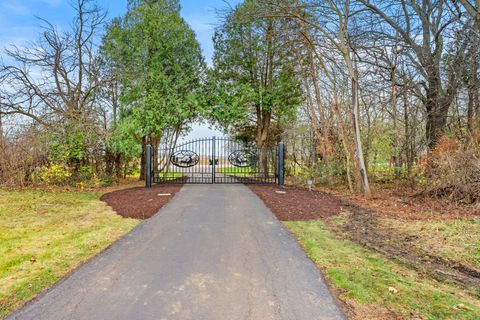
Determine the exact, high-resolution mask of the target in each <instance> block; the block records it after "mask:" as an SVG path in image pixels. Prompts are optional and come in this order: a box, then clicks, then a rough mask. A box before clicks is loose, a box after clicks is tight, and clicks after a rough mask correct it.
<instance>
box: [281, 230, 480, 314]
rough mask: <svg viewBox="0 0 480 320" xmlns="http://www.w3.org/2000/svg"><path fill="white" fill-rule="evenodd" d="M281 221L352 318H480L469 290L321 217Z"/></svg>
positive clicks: (479, 305)
mask: <svg viewBox="0 0 480 320" xmlns="http://www.w3.org/2000/svg"><path fill="white" fill-rule="evenodd" d="M285 225H286V226H287V228H288V229H289V230H290V231H291V232H292V233H293V234H294V235H295V236H296V237H297V239H298V240H299V242H300V243H301V244H302V245H303V247H304V248H305V250H306V252H307V254H308V255H309V256H310V258H311V259H312V260H313V261H314V262H315V263H316V264H317V266H318V267H319V268H320V269H321V270H323V271H324V274H325V275H326V277H327V278H328V280H329V281H330V283H331V284H332V285H333V286H334V287H335V288H336V289H337V290H338V292H339V294H340V297H341V299H342V300H343V301H346V302H347V303H349V304H350V305H352V306H353V307H354V310H355V313H356V316H355V319H362V320H363V319H438V320H444V319H455V320H467V319H468V320H478V319H480V300H479V299H477V298H475V297H474V294H473V293H472V294H470V293H468V292H465V291H463V290H461V289H458V288H456V287H454V286H453V285H448V284H443V283H439V282H436V281H434V280H432V279H430V278H428V277H425V276H422V275H421V274H419V273H417V272H415V271H412V270H411V269H409V268H407V267H404V266H401V265H398V264H396V263H394V262H391V261H389V260H387V259H386V258H385V257H383V256H381V255H380V254H377V253H374V252H371V251H368V250H366V249H364V248H363V247H361V246H359V245H357V244H355V243H353V242H350V241H348V240H343V239H340V238H338V236H336V235H334V234H333V232H331V231H330V230H329V229H328V227H327V225H326V224H325V223H324V222H322V221H308V222H285ZM395 291H396V292H395ZM397 316H398V317H397Z"/></svg>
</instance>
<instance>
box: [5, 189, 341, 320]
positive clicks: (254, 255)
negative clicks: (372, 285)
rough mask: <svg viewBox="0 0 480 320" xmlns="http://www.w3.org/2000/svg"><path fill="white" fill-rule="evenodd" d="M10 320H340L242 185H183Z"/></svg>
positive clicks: (320, 284)
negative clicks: (145, 218) (157, 208)
mask: <svg viewBox="0 0 480 320" xmlns="http://www.w3.org/2000/svg"><path fill="white" fill-rule="evenodd" d="M10 319H42V320H47V319H68V320H73V319H89V320H90V319H112V320H113V319H115V320H121V319H142V320H143V319H145V320H148V319H155V320H160V319H192V320H203V319H219V320H227V319H255V320H256V319H258V320H268V319H291V320H301V319H305V320H315V319H332V320H334V319H345V316H344V315H343V313H342V312H341V310H340V309H339V308H338V306H337V305H336V303H335V300H334V299H333V298H332V296H331V294H330V292H329V290H328V289H327V286H326V285H325V283H324V281H323V280H322V276H321V274H320V273H319V272H318V270H317V269H316V268H315V266H314V264H313V263H312V262H311V261H310V260H309V259H308V258H307V257H306V256H305V254H304V253H303V251H302V250H301V249H300V248H299V246H298V244H297V243H296V242H295V240H294V239H293V238H292V236H291V235H290V234H289V233H288V232H287V231H286V230H285V229H284V228H283V226H282V224H281V223H280V222H278V220H276V218H275V217H274V216H273V215H272V213H271V212H270V211H269V210H268V209H267V208H266V207H265V206H264V205H263V203H262V202H261V200H260V199H258V198H257V197H256V196H255V195H254V194H253V193H252V192H251V191H250V190H249V189H248V188H246V187H245V186H243V185H187V186H185V187H184V188H183V189H182V190H181V191H180V192H179V193H178V194H177V195H176V196H175V198H174V199H173V200H172V201H171V202H170V203H169V204H168V205H167V206H165V207H164V208H163V209H162V210H161V211H160V212H159V213H158V214H157V215H156V216H154V217H153V218H151V219H150V220H148V221H145V222H144V223H142V224H141V225H140V226H138V227H137V228H136V229H134V230H133V231H132V232H131V233H130V234H128V235H127V236H126V237H125V238H124V239H122V240H120V241H119V242H117V243H116V244H114V245H113V246H112V247H111V248H110V249H108V250H106V251H105V252H104V253H102V254H101V255H99V256H98V257H96V258H95V259H93V260H92V261H90V262H89V263H87V264H85V265H84V266H82V267H81V268H79V269H78V270H77V271H75V272H74V273H73V274H72V275H71V276H70V277H69V278H67V279H66V280H65V281H63V282H61V283H60V284H58V285H57V286H55V287H54V288H53V289H52V290H50V291H49V292H47V293H46V294H45V295H43V296H41V298H40V299H39V300H37V301H34V302H32V303H30V304H28V305H27V306H26V307H24V308H23V309H21V310H20V311H19V312H17V313H14V314H13V315H11V318H10Z"/></svg>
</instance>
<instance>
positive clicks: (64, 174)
mask: <svg viewBox="0 0 480 320" xmlns="http://www.w3.org/2000/svg"><path fill="white" fill-rule="evenodd" d="M71 176H72V174H71V172H70V171H68V170H67V169H66V168H65V166H63V165H60V164H52V165H50V166H49V167H41V168H37V169H35V171H34V172H33V174H32V180H33V182H34V183H36V184H41V185H55V186H65V185H67V184H69V182H70V177H71Z"/></svg>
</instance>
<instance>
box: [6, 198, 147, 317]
mask: <svg viewBox="0 0 480 320" xmlns="http://www.w3.org/2000/svg"><path fill="white" fill-rule="evenodd" d="M100 196H101V193H99V192H45V191H36V190H35V191H2V190H0V318H3V317H5V316H6V315H8V314H9V313H10V312H12V311H13V310H15V309H17V308H19V307H20V306H22V305H23V304H24V303H26V302H27V301H29V300H30V299H32V298H34V297H35V296H36V295H37V294H39V293H40V292H42V290H44V289H46V288H48V287H50V286H51V285H53V284H54V283H55V282H57V281H58V280H60V279H61V278H63V277H64V276H65V275H66V274H68V273H69V272H70V271H72V270H73V269H75V268H76V267H78V266H79V265H81V264H82V263H84V262H85V261H87V260H88V259H89V258H91V257H92V256H95V255H96V254H98V253H99V252H101V251H103V250H104V249H105V248H107V247H108V246H109V245H111V244H112V243H113V242H115V241H116V240H118V239H119V238H120V237H122V236H123V235H124V234H126V233H128V232H129V231H130V230H131V229H133V228H134V227H135V226H136V225H137V224H138V223H139V221H138V220H134V219H125V218H122V217H120V216H119V215H117V214H116V213H115V212H114V211H113V210H112V209H111V208H110V207H108V206H107V205H106V204H105V203H103V202H102V201H100Z"/></svg>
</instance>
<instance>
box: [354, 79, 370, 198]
mask: <svg viewBox="0 0 480 320" xmlns="http://www.w3.org/2000/svg"><path fill="white" fill-rule="evenodd" d="M351 81H352V109H353V110H352V118H353V119H352V121H353V133H354V139H355V157H356V159H357V165H358V171H359V175H360V186H361V188H362V192H363V193H364V194H366V195H370V193H371V192H370V185H369V183H368V177H367V170H366V168H365V160H364V158H363V150H362V140H361V136H360V125H359V117H360V110H359V103H358V83H357V79H356V77H351Z"/></svg>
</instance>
